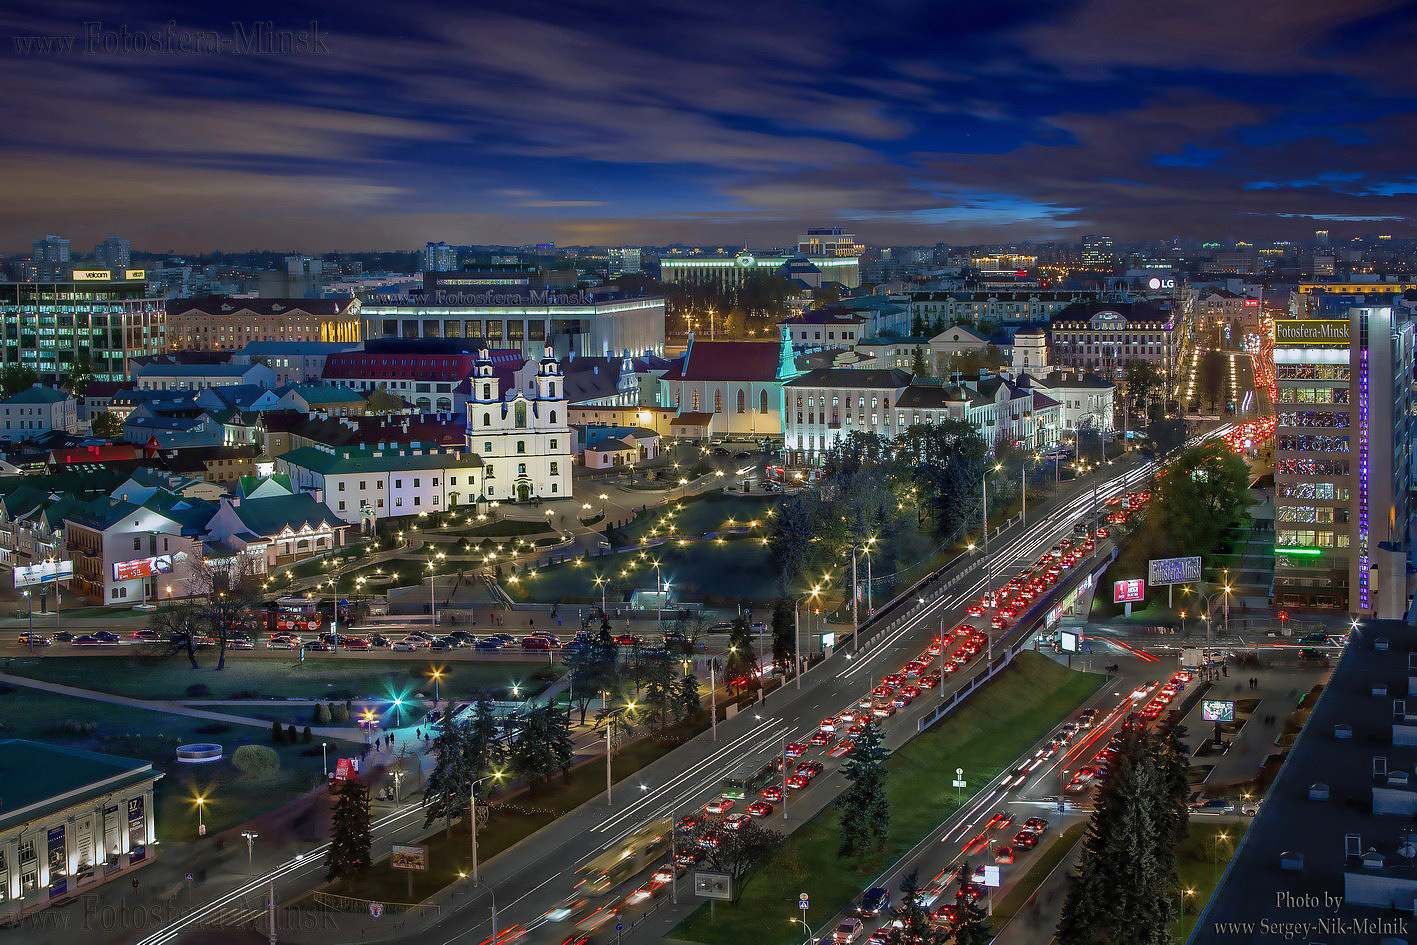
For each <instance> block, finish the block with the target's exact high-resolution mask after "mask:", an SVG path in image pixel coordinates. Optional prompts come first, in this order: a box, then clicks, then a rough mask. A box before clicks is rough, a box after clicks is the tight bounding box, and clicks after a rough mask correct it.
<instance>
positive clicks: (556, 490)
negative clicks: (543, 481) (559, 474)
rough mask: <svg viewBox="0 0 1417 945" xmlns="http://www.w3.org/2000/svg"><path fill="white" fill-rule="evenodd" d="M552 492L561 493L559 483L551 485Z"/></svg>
mask: <svg viewBox="0 0 1417 945" xmlns="http://www.w3.org/2000/svg"><path fill="white" fill-rule="evenodd" d="M551 491H552V492H560V491H561V488H560V485H559V484H558V483H554V482H553V483H551Z"/></svg>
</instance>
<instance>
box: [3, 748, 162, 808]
mask: <svg viewBox="0 0 1417 945" xmlns="http://www.w3.org/2000/svg"><path fill="white" fill-rule="evenodd" d="M161 776H162V775H161V774H159V773H158V772H156V771H154V770H153V767H152V764H151V763H150V762H147V761H140V760H138V759H136V758H124V757H122V756H120V755H105V754H101V753H99V752H96V751H84V750H83V749H79V748H62V747H60V746H58V745H46V744H43V743H41V742H32V741H26V740H24V739H19V738H7V739H5V740H3V741H0V782H3V783H4V785H5V787H4V798H3V804H4V806H3V810H2V811H0V830H8V829H10V828H12V827H15V826H18V825H20V824H22V823H26V822H28V821H31V820H35V819H38V818H39V817H43V816H46V815H47V814H50V813H53V812H54V811H55V810H62V809H63V808H64V807H67V806H70V805H72V804H75V803H78V802H79V801H80V800H81V799H83V798H84V797H85V796H86V795H92V794H99V793H107V792H109V791H113V790H116V789H118V788H120V787H126V786H131V785H133V784H136V783H140V782H142V781H145V780H147V779H149V778H152V779H156V778H159V777H161Z"/></svg>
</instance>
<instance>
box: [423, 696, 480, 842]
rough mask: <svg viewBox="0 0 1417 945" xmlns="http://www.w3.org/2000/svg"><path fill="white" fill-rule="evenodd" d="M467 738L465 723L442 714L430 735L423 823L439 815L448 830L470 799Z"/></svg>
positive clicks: (470, 773) (424, 824) (470, 776)
mask: <svg viewBox="0 0 1417 945" xmlns="http://www.w3.org/2000/svg"><path fill="white" fill-rule="evenodd" d="M466 739H467V732H466V727H465V726H464V725H463V724H462V723H459V722H458V721H457V720H456V719H454V718H452V716H451V715H445V716H444V717H443V720H442V722H440V723H439V725H438V734H437V735H436V736H434V738H433V745H432V748H431V754H432V755H433V770H432V772H431V773H429V775H428V786H427V787H426V788H425V789H424V791H423V811H424V813H423V826H425V827H427V826H428V825H429V824H431V823H433V821H435V820H437V819H438V818H440V817H441V818H442V819H443V820H444V821H446V823H447V827H448V830H450V831H451V830H452V826H453V818H454V817H456V816H458V815H459V814H460V813H462V810H463V808H465V807H467V805H468V803H469V802H470V801H471V798H470V797H469V795H468V785H469V784H471V783H472V771H471V769H469V768H468V753H467V749H466V746H465V742H466Z"/></svg>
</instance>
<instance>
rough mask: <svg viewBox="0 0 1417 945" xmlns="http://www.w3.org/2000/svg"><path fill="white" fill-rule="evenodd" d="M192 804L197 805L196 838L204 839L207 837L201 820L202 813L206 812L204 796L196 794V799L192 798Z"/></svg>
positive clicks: (203, 821) (203, 822)
mask: <svg viewBox="0 0 1417 945" xmlns="http://www.w3.org/2000/svg"><path fill="white" fill-rule="evenodd" d="M192 802H193V803H194V804H196V805H197V836H199V837H205V836H206V835H207V824H206V821H205V820H204V819H203V818H202V812H203V811H205V810H206V807H207V798H206V796H205V795H202V794H198V795H197V796H196V797H194V798H192Z"/></svg>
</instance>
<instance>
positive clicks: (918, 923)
mask: <svg viewBox="0 0 1417 945" xmlns="http://www.w3.org/2000/svg"><path fill="white" fill-rule="evenodd" d="M922 893H923V891H922V890H921V888H920V870H918V869H913V870H911V871H910V872H909V873H907V874H906V875H905V878H904V879H902V880H901V881H900V910H899V911H898V912H897V917H898V918H899V919H900V922H901V926H900V929H899V930H898V931H897V934H896V937H895V938H894V940H893V941H894V942H898V943H900V945H907V943H909V945H945V942H946V941H947V940H948V938H949V933H948V932H947V931H946V930H945V929H943V928H940V927H939V926H937V925H936V924H935V923H934V922H931V921H930V913H929V912H928V911H927V910H926V908H925V906H924V903H923V901H922Z"/></svg>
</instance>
